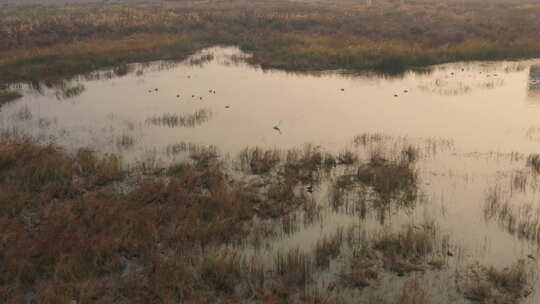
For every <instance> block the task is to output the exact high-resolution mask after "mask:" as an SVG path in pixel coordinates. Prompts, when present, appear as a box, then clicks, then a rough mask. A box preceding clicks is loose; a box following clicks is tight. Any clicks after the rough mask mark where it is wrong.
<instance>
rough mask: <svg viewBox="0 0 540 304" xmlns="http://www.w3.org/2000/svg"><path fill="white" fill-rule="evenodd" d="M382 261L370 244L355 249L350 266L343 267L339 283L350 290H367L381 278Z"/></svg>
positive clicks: (350, 259)
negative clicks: (366, 288)
mask: <svg viewBox="0 0 540 304" xmlns="http://www.w3.org/2000/svg"><path fill="white" fill-rule="evenodd" d="M380 271H381V265H380V260H379V258H378V256H377V255H376V253H375V251H373V250H371V248H370V247H369V245H368V244H361V246H358V244H357V246H356V247H354V248H353V252H352V256H351V257H350V258H349V265H345V266H344V267H342V269H341V271H340V272H339V274H338V277H339V282H340V283H341V284H342V285H343V286H346V287H349V288H356V289H360V288H365V287H368V286H370V285H371V284H372V283H373V282H374V281H376V280H377V279H378V278H379V272H380Z"/></svg>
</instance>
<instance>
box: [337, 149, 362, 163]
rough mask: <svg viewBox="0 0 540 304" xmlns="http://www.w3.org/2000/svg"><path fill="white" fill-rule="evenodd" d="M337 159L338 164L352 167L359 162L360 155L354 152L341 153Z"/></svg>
mask: <svg viewBox="0 0 540 304" xmlns="http://www.w3.org/2000/svg"><path fill="white" fill-rule="evenodd" d="M336 159H337V164H340V165H352V164H354V163H356V162H357V161H358V155H357V154H355V153H353V152H352V151H341V152H340V153H339V154H338V156H337V158H336Z"/></svg>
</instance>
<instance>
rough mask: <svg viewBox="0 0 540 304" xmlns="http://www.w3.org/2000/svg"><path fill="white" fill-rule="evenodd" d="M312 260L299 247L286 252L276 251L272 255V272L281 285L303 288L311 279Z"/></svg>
mask: <svg viewBox="0 0 540 304" xmlns="http://www.w3.org/2000/svg"><path fill="white" fill-rule="evenodd" d="M313 271H314V267H313V261H312V259H311V257H310V256H309V255H307V254H305V253H303V252H301V251H300V249H291V250H289V251H288V252H286V253H283V252H278V253H277V254H276V256H275V257H274V273H275V274H276V275H277V276H278V277H279V279H280V281H281V282H282V284H283V286H287V287H288V288H299V289H301V290H304V289H305V288H306V286H307V285H308V284H309V283H310V282H311V281H312V280H313Z"/></svg>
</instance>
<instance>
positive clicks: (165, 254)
mask: <svg viewBox="0 0 540 304" xmlns="http://www.w3.org/2000/svg"><path fill="white" fill-rule="evenodd" d="M214 152H215V151H214ZM214 152H212V151H209V150H204V151H199V153H198V154H197V157H196V160H195V161H194V162H193V163H191V162H187V163H185V164H184V165H183V166H181V167H178V168H176V169H175V170H174V172H171V174H168V175H167V176H163V175H161V174H153V175H144V174H143V175H142V176H138V177H137V178H136V180H135V182H134V183H132V184H130V186H129V190H128V191H118V188H117V187H114V186H113V185H114V184H112V182H113V181H117V180H118V181H119V182H122V181H124V177H125V176H126V175H127V174H129V173H131V172H126V171H122V169H121V167H120V160H119V159H118V158H116V157H114V156H101V157H98V156H96V155H95V154H94V153H92V152H91V151H87V150H81V151H79V152H78V153H77V154H76V155H74V156H70V155H68V154H66V153H65V152H64V151H62V150H59V149H57V148H54V147H52V146H46V147H40V146H36V145H35V144H34V143H33V142H31V141H28V142H17V141H15V140H13V141H5V142H2V143H1V144H0V160H1V168H0V170H1V173H2V174H0V227H2V231H3V236H4V237H3V238H2V240H1V242H0V247H1V248H2V250H0V259H1V260H2V261H4V262H3V263H2V267H3V269H4V271H3V276H2V278H0V290H10V292H9V293H7V294H6V293H2V294H0V301H1V302H10V301H11V302H12V301H16V299H20V298H21V297H22V296H24V294H26V293H27V292H28V291H34V293H35V298H36V299H39V300H40V301H45V300H48V301H51V302H54V303H56V302H63V301H64V300H66V299H67V300H69V301H71V299H75V300H77V301H79V300H83V299H89V298H88V297H90V298H91V300H90V301H91V302H95V301H98V302H102V301H103V302H109V300H111V299H118V298H126V299H129V300H130V301H139V300H140V301H142V302H155V301H159V299H158V298H161V299H162V300H163V301H166V302H169V301H171V302H174V301H178V300H180V301H187V302H199V301H204V299H208V301H210V300H211V299H212V298H215V296H217V295H218V296H220V297H221V296H222V297H223V298H228V299H232V298H235V297H237V294H236V285H238V284H242V282H243V277H244V276H243V274H242V275H241V272H242V271H243V269H244V268H243V266H242V264H241V262H240V256H238V255H234V254H223V255H220V254H216V255H208V256H207V255H206V254H204V253H205V252H206V251H207V250H208V249H206V248H215V246H226V245H227V244H237V243H240V242H241V240H242V239H243V238H245V236H247V235H248V233H249V232H250V226H249V225H248V224H247V223H248V222H249V221H250V220H251V219H252V218H253V216H254V215H255V212H254V206H255V205H256V204H257V203H258V200H255V199H254V196H253V194H252V189H250V188H246V186H245V185H244V184H242V183H237V182H235V181H233V180H230V179H228V178H226V177H225V173H224V171H223V167H222V166H220V165H219V162H217V163H216V162H214V161H207V160H208V158H209V155H212V156H213V155H214V154H215V153H214ZM201 252H203V258H201ZM288 259H289V260H290V264H294V261H293V260H294V258H292V257H290V258H288ZM287 267H288V266H287ZM299 271H300V270H299ZM281 273H282V275H281V276H283V277H287V276H288V275H286V274H283V271H282V272H281ZM301 276H302V274H298V277H294V276H293V277H292V278H293V279H291V280H293V281H295V280H297V282H299V284H300V283H301V281H302V280H304V279H302V277H301ZM306 276H307V274H306ZM295 278H296V279H295ZM111 284H112V285H111ZM57 286H63V288H62V289H59V288H57ZM111 286H113V287H111ZM68 291H70V292H68ZM71 291H73V293H72V292H71ZM83 294H84V295H83ZM113 302H114V301H113Z"/></svg>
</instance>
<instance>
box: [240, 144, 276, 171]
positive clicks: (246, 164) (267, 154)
mask: <svg viewBox="0 0 540 304" xmlns="http://www.w3.org/2000/svg"><path fill="white" fill-rule="evenodd" d="M239 159H240V166H241V168H242V170H245V171H248V172H251V173H253V174H266V173H268V172H270V171H271V170H272V169H273V168H274V167H275V166H276V165H277V164H278V163H279V161H280V160H281V155H280V152H279V151H278V150H262V149H261V148H251V149H250V148H246V149H244V150H243V151H242V152H240V156H239Z"/></svg>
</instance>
